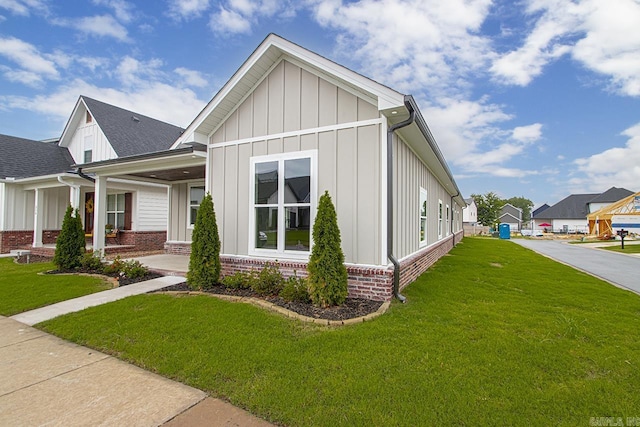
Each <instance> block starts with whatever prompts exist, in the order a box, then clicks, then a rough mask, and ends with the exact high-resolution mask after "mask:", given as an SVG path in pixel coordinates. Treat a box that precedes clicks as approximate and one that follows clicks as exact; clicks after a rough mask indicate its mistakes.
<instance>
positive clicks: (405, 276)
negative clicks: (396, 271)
mask: <svg viewBox="0 0 640 427" xmlns="http://www.w3.org/2000/svg"><path fill="white" fill-rule="evenodd" d="M462 236H463V232H462V231H460V232H458V233H456V234H454V235H452V236H451V237H449V238H448V239H445V240H442V241H440V242H438V243H437V244H435V245H432V246H429V247H427V248H425V249H423V250H421V251H418V252H416V253H415V254H413V255H411V256H410V257H408V258H405V259H403V260H402V261H400V289H402V288H404V287H405V286H407V285H408V284H410V283H411V282H413V281H414V280H416V279H417V278H418V276H420V275H421V274H422V273H424V272H425V271H427V269H428V268H429V267H431V266H432V265H433V264H434V263H435V262H436V261H437V260H439V259H440V258H441V257H442V256H444V255H445V254H447V253H448V252H449V251H450V250H451V249H452V248H453V246H454V245H455V243H457V242H459V241H460V240H462Z"/></svg>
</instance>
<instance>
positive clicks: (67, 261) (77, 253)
mask: <svg viewBox="0 0 640 427" xmlns="http://www.w3.org/2000/svg"><path fill="white" fill-rule="evenodd" d="M72 213H73V208H72V207H71V205H69V206H68V207H67V210H66V212H65V214H64V219H63V220H62V229H61V230H60V234H59V235H58V239H57V240H56V251H55V254H54V256H53V263H54V264H55V265H56V266H57V267H58V269H59V270H72V269H74V268H77V267H80V266H81V265H82V258H83V256H84V253H85V251H86V249H85V242H84V230H83V229H82V221H81V219H80V213H79V212H78V210H77V209H76V212H75V216H73V215H72Z"/></svg>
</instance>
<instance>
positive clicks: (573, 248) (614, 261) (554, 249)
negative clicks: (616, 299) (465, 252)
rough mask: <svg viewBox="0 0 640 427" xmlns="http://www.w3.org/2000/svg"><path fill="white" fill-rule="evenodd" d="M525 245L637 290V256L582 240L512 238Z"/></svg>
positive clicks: (639, 290) (639, 289)
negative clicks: (608, 249) (589, 244)
mask: <svg viewBox="0 0 640 427" xmlns="http://www.w3.org/2000/svg"><path fill="white" fill-rule="evenodd" d="M512 241H513V242H514V243H517V244H519V245H521V246H524V247H525V248H529V249H531V250H534V251H536V252H538V253H540V254H542V255H545V256H548V257H549V258H552V259H554V260H556V261H560V262H562V263H564V264H568V265H570V266H572V267H575V268H577V269H579V270H582V271H584V272H586V273H589V274H591V275H593V276H596V277H598V278H600V279H603V280H605V281H607V282H609V283H612V284H614V285H616V286H619V287H622V288H625V289H628V290H630V291H633V292H635V293H637V294H640V280H638V271H640V258H638V257H633V256H629V255H625V254H621V253H617V252H611V251H606V250H601V249H596V248H593V247H588V246H586V245H584V244H574V245H572V244H569V243H566V242H560V241H555V240H533V239H513V240H512Z"/></svg>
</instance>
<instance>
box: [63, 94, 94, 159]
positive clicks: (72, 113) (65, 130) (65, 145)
mask: <svg viewBox="0 0 640 427" xmlns="http://www.w3.org/2000/svg"><path fill="white" fill-rule="evenodd" d="M80 103H82V104H83V105H84V108H86V109H87V110H89V109H88V108H87V106H86V104H85V103H84V100H83V99H82V97H81V96H79V97H78V100H77V101H76V105H75V107H73V111H72V112H71V115H70V116H69V120H67V124H66V125H65V126H64V130H63V131H62V135H61V136H60V141H59V142H58V145H59V146H60V147H68V146H69V141H71V135H68V134H67V133H68V132H70V130H69V128H70V127H71V123H72V122H73V119H74V117H75V116H76V114H77V112H78V107H79V106H80ZM65 139H68V140H69V141H65Z"/></svg>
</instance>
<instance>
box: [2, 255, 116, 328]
mask: <svg viewBox="0 0 640 427" xmlns="http://www.w3.org/2000/svg"><path fill="white" fill-rule="evenodd" d="M53 269H55V266H54V265H53V263H50V262H47V263H33V264H16V263H15V262H13V258H0V315H2V316H12V315H14V314H17V313H22V312H24V311H28V310H33V309H35V308H39V307H43V306H45V305H50V304H54V303H56V302H60V301H65V300H68V299H71V298H76V297H80V296H83V295H87V294H92V293H94V292H99V291H103V290H106V289H110V288H111V287H112V286H111V284H110V283H108V282H107V281H105V280H103V279H101V278H97V277H89V276H72V275H66V274H65V275H62V274H61V275H53V274H51V275H44V274H38V273H41V272H44V271H47V270H53Z"/></svg>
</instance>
